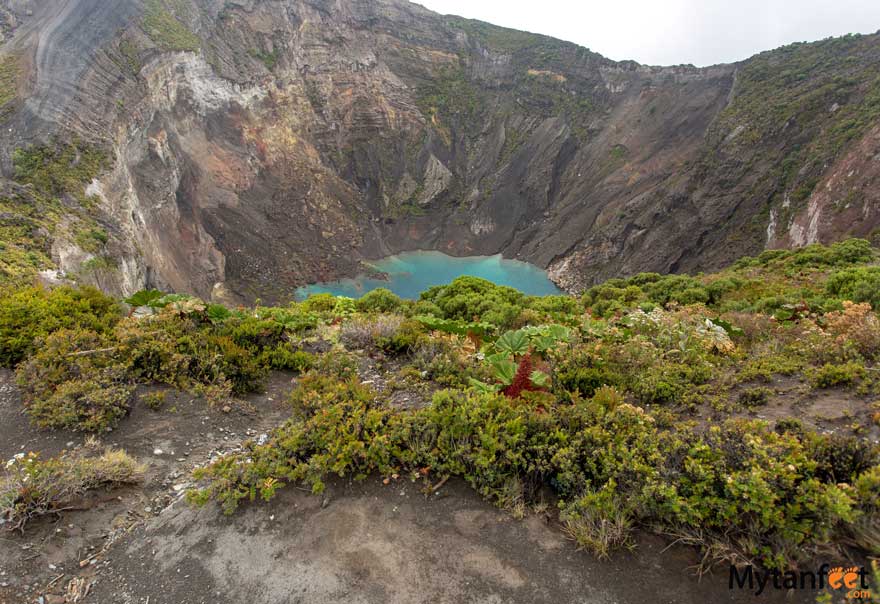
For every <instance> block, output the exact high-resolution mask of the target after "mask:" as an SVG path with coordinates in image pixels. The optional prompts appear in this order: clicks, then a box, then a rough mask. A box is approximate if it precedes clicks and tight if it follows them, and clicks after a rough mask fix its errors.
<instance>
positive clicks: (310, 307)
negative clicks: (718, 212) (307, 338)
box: [301, 294, 337, 313]
mask: <svg viewBox="0 0 880 604" xmlns="http://www.w3.org/2000/svg"><path fill="white" fill-rule="evenodd" d="M336 302H337V300H336V296H334V295H333V294H313V295H311V296H309V297H308V298H306V299H305V300H304V301H303V302H302V303H301V306H302V307H303V310H305V311H306V312H307V313H330V312H333V310H334V309H335V308H336Z"/></svg>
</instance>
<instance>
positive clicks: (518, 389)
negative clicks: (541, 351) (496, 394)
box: [501, 353, 539, 398]
mask: <svg viewBox="0 0 880 604" xmlns="http://www.w3.org/2000/svg"><path fill="white" fill-rule="evenodd" d="M533 370H534V366H533V364H532V353H527V354H524V355H523V356H522V358H521V359H520V360H519V366H518V367H517V369H516V375H515V376H514V378H513V382H511V383H510V386H508V387H507V388H505V389H504V390H502V391H501V392H502V394H504V396H507V397H509V398H519V396H520V395H521V394H522V393H523V392H534V391H537V390H539V388H537V387H536V386H535V385H534V384H533V383H532V377H531V376H532V371H533Z"/></svg>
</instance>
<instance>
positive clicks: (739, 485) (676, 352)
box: [0, 240, 880, 569]
mask: <svg viewBox="0 0 880 604" xmlns="http://www.w3.org/2000/svg"><path fill="white" fill-rule="evenodd" d="M878 284H880V267H878V266H877V250H875V249H874V248H872V247H871V245H870V244H869V243H868V242H867V241H863V240H849V241H844V242H841V243H838V244H835V245H832V246H830V247H824V246H820V245H814V246H810V247H807V248H803V249H800V250H797V251H770V252H765V253H764V254H762V255H760V256H758V257H756V258H746V259H743V260H741V261H739V262H738V263H737V264H736V265H734V266H733V267H731V268H729V269H727V270H724V271H721V272H719V273H716V274H711V275H696V276H684V275H670V276H661V275H657V274H642V275H638V276H636V277H633V278H631V279H620V280H612V281H609V282H606V283H604V284H602V285H600V286H597V287H594V288H592V289H590V290H589V291H588V292H586V293H585V295H584V296H582V297H580V298H576V297H570V296H550V297H543V298H537V297H528V296H525V295H523V294H521V293H520V292H517V291H516V290H513V289H510V288H506V287H499V286H496V285H494V284H491V283H489V282H487V281H483V280H480V279H476V278H471V277H462V278H459V279H457V280H456V281H454V282H453V283H451V284H449V285H446V286H439V287H434V288H431V289H429V290H428V291H426V292H424V293H423V294H422V295H421V298H420V299H419V300H417V301H407V300H401V299H400V298H398V297H397V296H395V295H394V294H392V293H391V292H388V291H387V290H376V291H373V292H371V293H369V294H367V295H366V296H364V297H363V298H361V299H360V300H352V299H347V298H335V297H332V296H330V295H318V296H313V297H311V298H309V299H308V300H306V301H304V302H299V303H297V302H294V303H291V304H289V305H288V306H285V307H256V308H250V309H246V308H237V309H228V308H226V307H224V306H221V305H216V304H207V303H204V302H202V301H201V300H198V299H195V298H192V297H188V296H183V295H166V294H163V293H162V292H158V291H144V292H140V293H138V294H137V295H135V296H133V297H132V298H130V299H128V300H126V301H125V302H126V304H125V305H123V304H122V303H120V302H117V301H115V300H113V299H110V298H108V297H106V296H104V295H103V294H101V293H99V292H97V291H95V290H90V289H74V288H70V287H60V288H57V289H54V290H46V289H43V288H40V287H26V288H17V289H8V290H6V291H4V292H3V293H2V296H0V362H2V363H3V364H4V365H6V366H10V367H15V368H16V372H17V377H18V381H19V384H20V386H21V388H22V390H23V392H24V404H25V408H26V412H27V413H28V414H29V416H30V417H31V419H32V420H33V422H34V423H35V424H36V425H38V426H41V427H45V428H53V429H58V428H65V429H73V430H82V431H90V432H102V431H106V430H109V429H112V428H113V427H114V426H115V425H117V424H118V423H119V422H120V421H124V417H125V415H126V414H127V412H128V410H129V409H130V408H131V406H132V405H147V406H149V407H150V408H155V409H160V408H161V405H162V401H161V399H160V397H155V396H153V397H145V396H142V397H141V398H140V399H138V398H137V397H136V395H135V392H136V389H135V386H136V385H137V384H156V383H158V384H167V385H170V386H173V387H175V388H179V389H182V390H187V391H190V392H194V393H198V394H203V395H205V396H206V397H207V399H208V400H209V401H211V402H212V403H215V404H223V402H224V401H226V400H228V399H229V397H233V396H236V395H241V394H244V393H247V392H253V391H257V390H259V389H260V388H261V386H262V384H263V382H264V380H265V379H266V377H267V376H268V374H269V372H270V371H273V370H284V371H293V372H297V373H299V374H300V377H299V378H298V380H297V385H296V387H295V388H294V390H293V392H292V393H291V395H290V403H291V417H290V419H289V420H288V421H287V422H286V423H284V424H283V425H282V426H280V427H279V428H278V429H277V430H275V431H274V433H273V434H271V435H270V437H269V438H268V440H266V441H265V442H260V443H258V442H248V443H246V444H245V448H244V451H243V452H241V453H238V454H232V455H228V456H226V457H223V458H221V459H219V460H216V461H215V462H214V463H212V464H211V465H208V466H206V467H204V468H201V469H200V470H198V471H197V475H196V478H197V479H198V480H199V481H201V486H200V488H198V489H194V490H192V491H191V492H190V493H189V498H190V500H191V501H192V502H194V503H199V504H205V503H207V502H209V501H212V500H214V501H217V502H219V503H220V504H221V505H222V506H223V508H224V509H225V510H226V511H227V512H229V513H232V512H234V511H235V509H236V508H237V507H238V506H239V505H241V503H242V502H244V501H252V500H255V499H257V498H262V499H266V500H269V499H271V498H272V497H273V495H274V494H275V493H276V492H277V490H278V489H280V488H284V486H285V485H287V484H301V483H305V484H306V485H308V486H309V487H310V488H311V489H312V490H313V491H315V492H320V491H322V489H323V488H324V481H325V480H326V478H327V477H328V476H330V475H339V476H351V477H354V478H357V479H363V478H365V477H367V476H370V475H375V474H379V475H382V476H383V477H387V480H389V481H390V480H403V479H411V480H413V481H424V482H425V483H426V488H427V489H429V490H430V489H432V488H433V487H435V486H436V485H437V484H439V483H441V482H445V480H447V479H448V478H449V477H453V476H454V477H460V478H462V479H464V480H465V481H467V482H468V483H469V484H470V485H472V486H473V488H474V489H476V490H477V491H478V492H479V493H480V494H481V495H482V496H484V497H485V498H486V499H488V500H489V501H491V502H493V503H495V504H497V505H499V506H502V507H504V508H505V509H508V510H510V511H511V512H512V513H513V514H514V515H516V516H522V515H525V514H528V513H531V512H532V511H534V510H539V509H540V510H546V509H547V508H548V506H554V507H555V508H556V509H558V514H559V519H560V521H561V523H562V524H563V525H564V527H565V529H566V531H567V532H568V533H569V534H570V535H571V537H572V538H573V539H575V540H576V541H577V543H578V544H579V545H580V546H582V547H584V548H587V549H589V550H591V551H592V552H594V553H596V554H597V555H599V556H607V555H608V554H609V553H610V551H612V550H613V549H614V548H618V547H626V546H629V545H630V544H632V542H633V540H632V534H633V531H634V530H636V529H647V530H652V531H656V532H659V533H662V534H665V535H669V536H672V537H673V538H674V539H677V540H680V541H683V542H685V543H690V544H693V545H696V546H698V547H700V548H701V550H702V552H703V553H704V555H705V558H704V563H705V565H707V566H708V565H711V564H712V563H715V562H718V561H721V560H725V561H731V562H734V563H756V564H761V565H763V566H765V567H768V568H774V569H788V568H792V567H796V566H798V565H803V564H807V563H809V562H810V561H811V560H812V559H813V558H815V557H816V556H817V555H818V554H819V553H820V552H822V553H823V554H824V553H826V552H828V551H829V550H831V551H834V552H836V555H837V556H839V557H841V558H844V557H856V558H859V559H863V557H864V556H865V555H873V556H876V555H877V554H878V553H880V516H878V510H880V456H878V447H877V445H876V443H877V437H878V433H880V404H878V403H880V374H878V371H880V364H878V360H880V319H878V315H877V310H878V309H880V298H878V291H880V287H878ZM367 374H369V375H370V376H371V377H370V379H366V377H365V376H366V375H367ZM401 395H403V396H401ZM832 395H833V396H836V397H838V398H837V399H835V400H839V401H842V402H841V404H844V403H845V404H846V405H847V412H846V413H845V414H842V415H841V416H838V419H840V418H841V417H842V419H840V421H823V419H822V418H821V417H817V416H816V415H811V414H810V413H809V412H808V409H807V408H806V407H807V406H808V405H807V406H805V405H804V404H802V403H803V402H804V401H810V400H813V399H815V398H816V397H826V398H827V397H828V396H832ZM765 414H766V416H769V418H768V417H763V418H762V416H765ZM32 463H34V464H39V463H48V462H41V461H34V462H32ZM13 503H14V502H13ZM6 507H7V509H17V508H16V506H15V505H13V504H9V503H7V505H6ZM30 509H31V508H28V510H30ZM28 513H29V514H30V513H32V512H31V511H29V512H28ZM14 520H16V521H17V522H16V526H18V525H19V524H20V523H21V519H14Z"/></svg>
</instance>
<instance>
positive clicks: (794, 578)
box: [730, 564, 871, 600]
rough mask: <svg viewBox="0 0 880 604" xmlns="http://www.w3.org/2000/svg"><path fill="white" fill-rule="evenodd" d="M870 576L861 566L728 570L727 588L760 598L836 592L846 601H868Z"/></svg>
mask: <svg viewBox="0 0 880 604" xmlns="http://www.w3.org/2000/svg"><path fill="white" fill-rule="evenodd" d="M870 576H871V573H870V571H869V569H867V568H865V567H864V566H850V567H844V566H835V567H832V566H831V565H830V564H823V565H822V566H820V567H819V568H818V570H816V571H808V570H807V571H803V570H801V571H793V570H789V571H785V572H782V571H778V570H761V569H758V568H755V567H753V566H746V567H744V568H737V567H736V566H731V567H730V589H747V590H749V591H751V592H752V593H754V594H755V595H756V596H760V595H761V594H762V593H764V592H766V591H768V590H771V589H773V590H777V589H779V590H785V591H789V590H808V591H822V590H824V591H829V590H830V591H837V592H840V593H841V594H845V595H846V597H847V598H848V599H849V600H870V599H871V589H870V588H871V584H870V580H869V577H870Z"/></svg>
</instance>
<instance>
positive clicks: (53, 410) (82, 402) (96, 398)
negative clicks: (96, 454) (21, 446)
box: [26, 370, 134, 432]
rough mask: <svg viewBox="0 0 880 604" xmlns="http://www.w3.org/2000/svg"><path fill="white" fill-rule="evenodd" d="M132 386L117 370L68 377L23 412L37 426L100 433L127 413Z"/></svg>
mask: <svg viewBox="0 0 880 604" xmlns="http://www.w3.org/2000/svg"><path fill="white" fill-rule="evenodd" d="M133 392H134V387H133V386H131V385H129V384H128V383H126V381H125V379H124V377H123V376H121V375H120V374H119V373H118V372H114V371H111V370H104V371H102V372H100V373H99V374H98V375H97V376H96V377H95V378H93V379H79V380H69V381H66V382H63V383H62V384H60V385H59V386H58V387H57V388H56V389H55V391H54V392H52V394H51V395H49V396H48V397H46V398H38V399H34V400H33V401H32V402H31V403H30V404H28V405H27V407H26V408H27V413H28V415H29V416H30V417H31V420H32V421H33V422H34V424H36V425H37V426H39V427H40V428H50V429H62V428H66V429H69V430H74V431H84V432H103V431H106V430H108V429H111V428H114V427H115V426H116V425H117V424H118V423H119V420H121V419H122V418H123V417H125V416H126V415H127V414H128V409H129V402H130V400H131V395H132V393H133Z"/></svg>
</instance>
